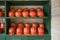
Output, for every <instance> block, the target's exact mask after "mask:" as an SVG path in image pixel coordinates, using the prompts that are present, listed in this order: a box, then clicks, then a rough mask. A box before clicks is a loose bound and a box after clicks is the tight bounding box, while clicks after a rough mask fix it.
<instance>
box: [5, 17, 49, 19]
mask: <svg viewBox="0 0 60 40" xmlns="http://www.w3.org/2000/svg"><path fill="white" fill-rule="evenodd" d="M6 18H7V19H13V18H20V19H30V18H33V19H34V18H35V19H45V18H48V17H43V18H41V17H6Z"/></svg>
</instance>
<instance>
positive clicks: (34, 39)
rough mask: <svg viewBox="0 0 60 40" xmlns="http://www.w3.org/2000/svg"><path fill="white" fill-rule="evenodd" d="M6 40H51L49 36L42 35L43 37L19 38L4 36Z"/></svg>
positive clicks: (22, 36) (23, 36) (24, 36)
mask: <svg viewBox="0 0 60 40" xmlns="http://www.w3.org/2000/svg"><path fill="white" fill-rule="evenodd" d="M6 40H51V35H44V36H39V35H36V36H32V35H29V36H26V35H21V36H17V35H12V36H11V35H7V36H6Z"/></svg>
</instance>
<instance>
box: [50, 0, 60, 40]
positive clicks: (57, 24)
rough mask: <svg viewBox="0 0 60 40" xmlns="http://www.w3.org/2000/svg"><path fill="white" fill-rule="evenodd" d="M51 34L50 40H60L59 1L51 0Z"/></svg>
mask: <svg viewBox="0 0 60 40" xmlns="http://www.w3.org/2000/svg"><path fill="white" fill-rule="evenodd" d="M51 4H52V7H51V9H52V10H51V11H52V12H51V15H52V19H51V28H52V29H51V34H52V40H60V0H51Z"/></svg>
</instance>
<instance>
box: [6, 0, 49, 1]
mask: <svg viewBox="0 0 60 40" xmlns="http://www.w3.org/2000/svg"><path fill="white" fill-rule="evenodd" d="M6 1H49V0H6Z"/></svg>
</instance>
